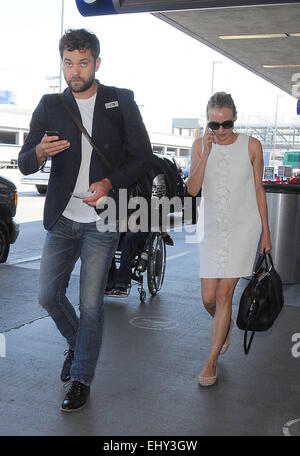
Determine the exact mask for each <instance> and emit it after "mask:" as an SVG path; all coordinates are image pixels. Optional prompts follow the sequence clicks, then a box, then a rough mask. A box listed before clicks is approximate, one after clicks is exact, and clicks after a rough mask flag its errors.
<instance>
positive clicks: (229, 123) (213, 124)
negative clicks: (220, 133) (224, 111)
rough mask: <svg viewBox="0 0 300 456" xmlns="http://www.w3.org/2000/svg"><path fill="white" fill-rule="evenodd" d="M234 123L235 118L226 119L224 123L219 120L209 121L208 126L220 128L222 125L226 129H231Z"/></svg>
mask: <svg viewBox="0 0 300 456" xmlns="http://www.w3.org/2000/svg"><path fill="white" fill-rule="evenodd" d="M233 125H234V120H225V121H224V122H222V123H219V122H208V127H209V128H211V129H212V130H219V128H220V127H223V128H225V130H229V128H232V127H233Z"/></svg>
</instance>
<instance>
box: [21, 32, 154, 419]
mask: <svg viewBox="0 0 300 456" xmlns="http://www.w3.org/2000/svg"><path fill="white" fill-rule="evenodd" d="M59 51H60V55H61V58H62V63H63V72H64V77H65V80H66V82H67V85H68V88H67V89H66V90H65V91H64V93H63V99H64V103H62V100H61V99H60V97H59V95H57V94H52V95H44V96H43V97H42V99H41V101H40V103H39V105H38V106H37V108H36V110H35V111H34V113H33V116H32V120H31V124H30V131H29V134H28V137H27V138H26V141H25V144H24V146H23V147H22V150H21V152H20V154H19V168H20V170H21V172H22V173H23V174H30V173H33V172H36V171H38V169H39V168H40V167H41V166H43V164H44V163H45V162H46V160H47V159H48V158H49V157H50V158H51V160H52V166H51V174H50V178H49V184H48V190H47V195H46V201H45V209H44V226H45V228H46V230H47V231H48V232H47V236H46V241H45V245H44V249H43V255H42V260H41V267H40V290H39V302H40V304H41V306H42V307H44V308H45V309H46V310H47V311H48V312H49V314H50V316H51V317H52V318H53V320H54V322H55V324H56V326H57V328H58V329H59V331H60V332H61V334H62V335H63V336H64V337H65V338H66V340H67V342H68V345H69V349H68V352H67V357H66V359H65V362H64V365H63V369H62V372H61V380H62V381H64V382H66V381H69V380H71V383H70V388H69V390H68V392H67V394H66V396H65V399H64V401H63V403H62V406H61V410H62V411H68V412H70V411H75V410H79V409H81V408H82V407H83V406H84V405H85V403H86V401H87V399H88V396H89V393H90V384H91V382H92V380H93V378H94V374H95V368H96V363H97V360H98V356H99V352H100V346H101V339H102V330H103V295H104V290H105V287H106V281H107V275H108V270H109V267H110V264H111V260H112V257H113V255H114V252H115V249H116V247H117V245H118V241H119V233H118V232H116V230H115V231H114V232H112V231H106V232H103V230H97V221H98V220H99V211H97V210H96V205H97V201H98V200H99V199H100V198H102V197H105V196H106V195H108V196H111V197H112V198H115V199H116V198H117V194H118V190H119V189H120V188H128V186H129V185H131V184H132V183H134V182H135V181H136V180H137V179H138V178H139V177H141V176H142V175H143V174H144V173H145V172H147V171H148V169H150V168H151V166H152V149H151V144H150V141H149V137H148V135H147V132H146V129H145V126H144V124H143V121H142V118H141V115H140V113H139V110H138V107H137V105H136V103H135V102H134V99H133V93H132V92H131V91H129V90H126V89H117V88H116V89H115V91H116V94H117V97H118V100H111V101H112V102H111V103H106V102H105V100H104V96H103V93H104V92H105V90H107V88H106V87H105V86H103V85H101V84H100V83H99V82H98V81H97V80H96V79H95V73H96V71H97V70H98V68H99V65H100V57H99V54H100V43H99V40H98V38H97V37H96V36H95V35H94V34H92V33H90V32H88V31H86V30H84V29H80V30H68V31H67V32H66V33H65V35H64V36H63V37H62V38H61V40H60V43H59ZM64 104H65V105H66V106H64ZM66 107H67V109H66ZM109 109H120V110H121V111H122V116H123V124H124V125H123V135H122V136H121V135H120V132H119V131H118V126H117V125H116V123H115V122H113V120H112V117H111V115H109V114H110V113H108V110H109ZM68 110H69V111H72V112H73V113H74V114H75V115H76V117H77V118H79V119H81V120H82V124H83V126H84V127H85V128H86V130H87V131H88V133H89V134H90V136H92V140H93V143H94V144H95V145H96V146H97V148H98V149H100V150H101V152H102V154H103V155H104V157H105V158H106V163H107V162H109V167H108V166H107V165H105V161H103V160H101V159H100V158H99V156H98V155H97V154H96V153H95V150H94V149H93V147H92V146H91V145H90V143H89V141H88V140H87V139H86V136H85V135H83V134H82V133H81V131H80V129H79V127H78V126H77V125H76V124H75V122H74V120H73V119H72V118H71V116H70V115H69V113H68ZM47 130H52V132H51V133H50V134H52V136H49V133H48V135H47V134H45V132H46V131H47ZM53 131H54V133H53ZM55 131H58V133H55ZM53 134H54V135H53ZM87 191H89V192H91V193H92V194H91V195H90V196H86V192H87ZM78 258H80V259H81V269H80V301H79V311H80V318H78V317H77V315H76V312H75V310H74V308H73V306H72V305H71V303H70V302H69V300H68V298H67V297H66V289H67V287H68V283H69V279H70V275H71V272H72V270H73V268H74V265H75V263H76V261H77V260H78Z"/></svg>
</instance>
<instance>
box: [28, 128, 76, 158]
mask: <svg viewBox="0 0 300 456" xmlns="http://www.w3.org/2000/svg"><path fill="white" fill-rule="evenodd" d="M69 147H70V143H69V141H67V140H65V139H60V135H59V132H58V131H50V130H47V131H46V132H45V135H44V136H43V138H42V140H41V142H40V144H38V145H37V146H36V156H37V159H38V163H39V166H40V165H41V164H42V163H43V162H44V161H45V159H47V158H48V157H54V156H55V155H57V154H59V153H60V152H63V151H64V150H66V149H68V148H69Z"/></svg>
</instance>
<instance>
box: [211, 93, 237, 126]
mask: <svg viewBox="0 0 300 456" xmlns="http://www.w3.org/2000/svg"><path fill="white" fill-rule="evenodd" d="M213 108H230V109H232V115H233V120H236V115H237V110H236V107H235V104H234V101H233V99H232V96H231V94H230V93H226V92H216V93H214V94H213V95H212V96H211V97H210V99H209V100H208V103H207V107H206V117H207V119H208V111H209V110H210V109H213Z"/></svg>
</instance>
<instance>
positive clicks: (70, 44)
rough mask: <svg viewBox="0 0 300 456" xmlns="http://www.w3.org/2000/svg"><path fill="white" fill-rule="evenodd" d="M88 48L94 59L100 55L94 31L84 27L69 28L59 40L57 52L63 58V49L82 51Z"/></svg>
mask: <svg viewBox="0 0 300 456" xmlns="http://www.w3.org/2000/svg"><path fill="white" fill-rule="evenodd" d="M84 49H90V50H91V54H92V56H93V57H94V59H95V60H96V59H97V58H98V57H99V55H100V42H99V40H98V38H97V37H96V35H95V34H94V33H91V32H88V31H87V30H85V29H69V30H67V31H66V32H65V34H64V35H63V36H62V37H61V39H60V40H59V53H60V56H61V58H63V53H64V51H65V50H68V51H76V50H78V51H83V50H84Z"/></svg>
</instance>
